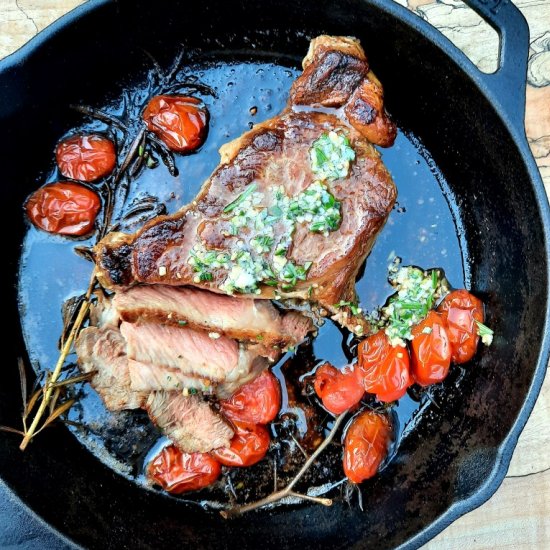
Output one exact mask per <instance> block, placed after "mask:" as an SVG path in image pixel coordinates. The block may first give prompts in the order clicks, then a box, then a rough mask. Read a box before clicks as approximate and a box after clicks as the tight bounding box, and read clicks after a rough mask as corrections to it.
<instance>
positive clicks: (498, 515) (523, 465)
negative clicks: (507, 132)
mask: <svg viewBox="0 0 550 550" xmlns="http://www.w3.org/2000/svg"><path fill="white" fill-rule="evenodd" d="M396 1H398V2H399V3H400V4H402V5H404V6H406V7H407V8H409V9H411V10H412V11H413V12H414V13H416V14H417V15H418V16H419V17H422V18H424V19H425V20H427V21H428V22H430V23H431V24H433V25H434V26H436V27H437V28H438V29H439V30H440V31H441V32H442V33H443V34H445V36H447V37H448V38H449V39H450V40H452V41H453V42H454V43H455V44H456V45H457V46H458V47H459V48H461V49H462V51H464V53H465V54H466V55H468V56H469V57H470V59H472V61H473V62H474V63H476V65H478V67H479V68H480V69H482V70H484V71H486V72H491V71H492V70H494V69H495V68H496V64H497V50H498V36H497V34H496V32H495V31H494V30H493V29H491V28H490V27H489V26H488V25H487V24H486V23H484V22H483V21H482V20H481V18H480V17H479V16H477V15H476V14H475V13H474V12H473V11H472V10H470V9H469V8H467V7H466V6H465V5H464V4H463V3H462V2H460V1H459V0H441V1H437V2H434V0H396ZM82 3H83V2H82V1H81V0H0V58H2V57H4V56H6V55H8V54H10V53H11V52H13V51H15V50H16V49H17V48H19V47H20V46H21V45H23V44H24V43H25V42H26V41H27V40H29V39H30V38H32V37H33V36H34V35H35V34H36V33H37V32H39V31H40V30H42V29H43V28H44V27H46V26H47V25H49V24H50V23H51V22H53V21H55V20H56V19H57V18H58V17H61V16H62V15H63V14H64V13H66V12H67V11H69V10H70V9H72V8H74V7H76V6H77V5H79V4H82ZM515 3H516V5H517V6H518V7H519V8H520V9H521V10H522V12H523V13H524V15H525V16H526V18H527V20H528V22H529V27H530V31H531V40H530V43H531V49H530V59H529V70H528V87H527V109H526V116H525V125H526V132H527V136H528V139H529V143H530V145H531V148H532V151H533V154H534V155H535V158H536V160H537V163H538V165H539V168H540V170H541V174H542V176H543V178H544V181H545V185H546V188H547V191H548V192H549V193H550V0H518V1H517V2H515ZM549 424H550V379H549V378H547V380H546V382H545V384H544V386H543V389H542V392H541V395H540V397H539V399H538V400H537V403H536V405H535V409H534V411H533V414H532V415H531V418H530V419H529V422H528V423H527V425H526V427H525V429H524V431H523V433H522V434H521V436H520V439H519V442H518V445H517V448H516V451H515V453H514V456H513V459H512V463H511V464H510V468H509V471H508V475H507V477H506V479H505V480H504V483H503V484H502V486H501V487H500V488H499V490H498V491H497V493H496V494H495V495H494V496H493V497H492V498H491V499H490V500H489V501H488V502H486V503H485V504H484V505H483V506H481V507H480V508H478V509H477V510H474V511H473V512H470V513H469V514H466V515H465V516H464V517H462V518H460V519H459V520H457V521H456V522H454V523H453V524H452V525H451V526H449V527H448V528H447V529H445V531H443V532H442V533H441V534H440V535H438V536H437V537H436V538H435V539H434V540H432V541H431V542H429V543H428V544H427V545H426V546H425V547H424V548H425V549H427V550H455V549H456V550H463V549H464V547H467V548H468V550H481V549H487V548H499V549H501V548H509V549H546V548H550V452H549V449H550V429H549V428H548V426H549Z"/></svg>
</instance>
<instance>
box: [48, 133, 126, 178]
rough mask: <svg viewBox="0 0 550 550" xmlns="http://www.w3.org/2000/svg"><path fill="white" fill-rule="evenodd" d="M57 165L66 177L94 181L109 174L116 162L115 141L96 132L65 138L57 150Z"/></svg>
mask: <svg viewBox="0 0 550 550" xmlns="http://www.w3.org/2000/svg"><path fill="white" fill-rule="evenodd" d="M55 157H56V159H57V165H58V166H59V170H60V172H61V173H62V174H63V175H64V176H65V177H66V178H71V179H74V180H79V181H94V180H97V179H99V178H102V177H104V176H107V175H108V174H110V173H111V172H112V171H113V168H114V167H115V164H116V150H115V145H114V143H113V142H112V141H111V140H110V139H107V138H106V137H104V136H98V135H95V134H92V135H87V136H73V137H70V138H68V139H65V140H63V141H62V142H61V143H59V145H58V146H57V149H56V151H55Z"/></svg>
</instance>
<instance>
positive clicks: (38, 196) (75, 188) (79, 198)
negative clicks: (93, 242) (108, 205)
mask: <svg viewBox="0 0 550 550" xmlns="http://www.w3.org/2000/svg"><path fill="white" fill-rule="evenodd" d="M100 208H101V200H100V198H99V196H98V195H97V193H94V191H92V190H90V189H88V188H87V187H84V186H83V185H79V184H78V183H68V182H59V183H52V184H50V185H45V186H44V187H41V188H40V189H38V190H37V191H35V192H34V193H33V194H32V195H31V196H30V197H29V198H28V200H27V203H26V204H25V210H26V212H27V216H28V217H29V220H30V221H31V222H32V223H33V224H34V225H35V226H36V227H38V228H39V229H42V230H44V231H47V232H48V233H55V234H57V235H71V236H82V235H87V234H88V233H90V232H91V231H92V230H93V228H94V222H95V219H96V216H97V213H98V212H99V209H100Z"/></svg>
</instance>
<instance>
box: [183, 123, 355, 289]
mask: <svg viewBox="0 0 550 550" xmlns="http://www.w3.org/2000/svg"><path fill="white" fill-rule="evenodd" d="M354 158H355V152H354V151H353V149H352V148H351V147H350V145H349V140H348V138H347V137H345V136H344V135H340V134H337V133H336V132H329V133H328V134H323V135H322V136H321V137H320V138H319V139H317V140H316V141H315V142H314V143H313V145H312V147H311V149H310V160H311V170H312V171H313V173H314V175H315V177H316V178H317V179H316V180H315V181H314V182H313V183H312V184H311V185H309V186H308V187H307V188H306V189H305V190H304V191H302V192H301V193H299V194H298V195H296V196H294V197H289V196H287V195H286V194H285V190H284V188H283V187H278V188H275V189H274V190H271V189H269V190H266V191H260V190H258V186H257V184H256V183H251V184H250V185H248V186H247V187H246V188H245V189H244V191H243V192H242V193H241V194H240V195H239V196H238V197H237V198H236V199H234V200H233V201H232V202H230V203H229V204H228V205H227V206H226V207H225V208H224V209H223V214H224V218H225V220H226V226H225V229H224V235H225V236H226V237H236V238H237V240H236V242H235V244H232V250H233V252H232V253H231V254H229V253H223V252H221V253H219V252H217V251H214V250H208V249H207V248H206V247H205V246H204V245H203V244H200V245H196V246H194V247H193V249H192V250H191V253H190V257H189V260H188V263H189V264H190V265H191V266H193V269H194V271H195V273H196V275H195V278H194V280H195V282H202V281H213V280H214V272H215V271H216V270H218V269H224V270H226V271H227V277H226V278H225V280H224V281H223V283H222V284H221V285H220V287H219V288H220V290H223V291H224V292H227V293H228V294H233V293H235V292H239V293H256V294H260V293H261V290H260V288H259V285H260V284H263V285H268V286H273V287H280V288H281V289H282V290H285V291H289V290H292V289H293V288H294V287H295V286H296V285H297V284H298V282H299V281H305V280H306V278H307V273H308V270H309V269H310V267H311V265H312V262H305V263H304V264H303V265H298V264H295V263H293V262H292V261H291V260H289V259H288V258H287V253H288V251H289V249H290V246H291V244H292V237H293V234H294V231H295V230H296V226H297V225H298V224H305V225H306V226H307V227H308V229H309V231H311V232H313V233H321V234H322V235H324V236H325V237H327V236H328V235H329V233H330V232H331V231H336V230H337V229H338V228H339V227H340V223H341V221H342V216H341V212H340V207H341V205H340V203H339V202H338V201H337V200H336V198H335V197H334V195H332V193H331V192H330V191H329V189H328V187H327V184H326V181H327V180H334V179H336V178H341V177H346V176H347V174H348V172H349V164H350V161H351V160H353V159H354ZM267 204H269V206H266V205H267Z"/></svg>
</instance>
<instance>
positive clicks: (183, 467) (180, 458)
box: [147, 445, 221, 494]
mask: <svg viewBox="0 0 550 550" xmlns="http://www.w3.org/2000/svg"><path fill="white" fill-rule="evenodd" d="M220 473H221V466H220V463H219V462H218V461H217V460H215V459H214V458H212V457H211V456H210V455H209V454H208V453H183V452H182V451H180V450H179V449H178V448H177V447H175V446H174V445H169V446H168V447H164V449H162V451H161V452H160V453H159V454H158V455H157V456H156V457H155V458H154V459H153V460H152V461H151V462H150V464H149V466H148V467H147V475H148V477H149V478H150V479H152V480H153V481H154V482H155V483H157V484H158V485H160V486H161V487H162V488H163V489H165V490H166V491H168V492H169V493H174V494H180V493H184V492H186V491H196V490H197V489H202V488H203V487H206V486H207V485H211V484H212V483H214V481H216V479H218V477H219V476H220Z"/></svg>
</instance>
